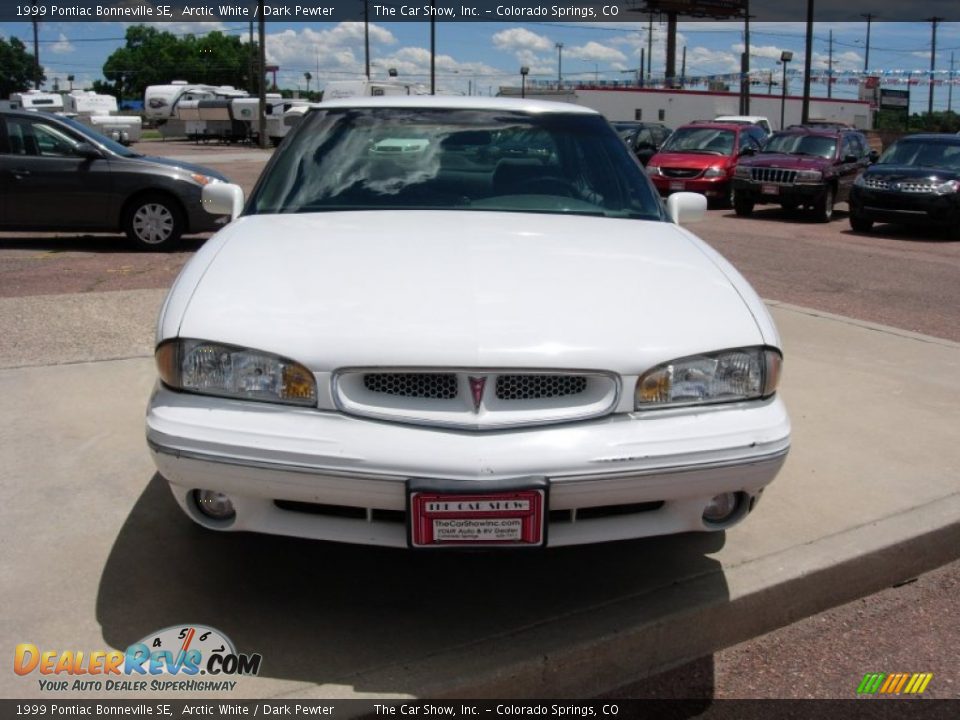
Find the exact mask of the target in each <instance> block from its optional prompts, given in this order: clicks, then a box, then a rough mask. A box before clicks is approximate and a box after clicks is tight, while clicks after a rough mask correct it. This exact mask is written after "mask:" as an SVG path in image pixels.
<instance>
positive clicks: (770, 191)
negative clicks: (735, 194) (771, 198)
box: [760, 185, 780, 195]
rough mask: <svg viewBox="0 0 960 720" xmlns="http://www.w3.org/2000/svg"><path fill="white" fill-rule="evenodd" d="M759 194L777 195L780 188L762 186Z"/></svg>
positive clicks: (776, 186)
mask: <svg viewBox="0 0 960 720" xmlns="http://www.w3.org/2000/svg"><path fill="white" fill-rule="evenodd" d="M760 192H762V193H763V194H764V195H779V194H780V186H779V185H762V186H761V187H760Z"/></svg>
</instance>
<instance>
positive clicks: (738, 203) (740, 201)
mask: <svg viewBox="0 0 960 720" xmlns="http://www.w3.org/2000/svg"><path fill="white" fill-rule="evenodd" d="M753 204H754V203H753V200H751V199H750V198H749V197H747V196H746V195H744V194H743V193H738V192H735V193H734V194H733V211H734V212H735V213H736V214H737V215H739V216H740V217H747V216H748V215H750V214H751V213H752V212H753Z"/></svg>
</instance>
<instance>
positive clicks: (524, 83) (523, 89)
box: [520, 65, 530, 98]
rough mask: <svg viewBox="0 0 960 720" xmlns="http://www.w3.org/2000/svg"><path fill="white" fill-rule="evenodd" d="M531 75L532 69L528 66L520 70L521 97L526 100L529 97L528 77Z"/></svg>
mask: <svg viewBox="0 0 960 720" xmlns="http://www.w3.org/2000/svg"><path fill="white" fill-rule="evenodd" d="M529 73H530V68H528V67H527V66H526V65H524V66H523V67H521V68H520V97H521V98H525V97H526V96H527V75H528V74H529Z"/></svg>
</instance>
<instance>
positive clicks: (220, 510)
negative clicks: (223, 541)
mask: <svg viewBox="0 0 960 720" xmlns="http://www.w3.org/2000/svg"><path fill="white" fill-rule="evenodd" d="M193 501H194V502H195V503H196V504H197V509H198V510H200V512H201V513H203V514H204V515H206V516H207V517H208V518H212V519H214V520H229V519H230V518H232V517H233V516H234V515H236V514H237V512H236V510H234V509H233V503H232V502H230V498H228V497H227V496H226V495H224V494H223V493H220V492H217V491H216V490H194V491H193Z"/></svg>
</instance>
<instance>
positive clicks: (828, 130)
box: [777, 125, 862, 138]
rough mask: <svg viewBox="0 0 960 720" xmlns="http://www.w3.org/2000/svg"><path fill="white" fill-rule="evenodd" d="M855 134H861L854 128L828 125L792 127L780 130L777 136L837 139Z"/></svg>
mask: <svg viewBox="0 0 960 720" xmlns="http://www.w3.org/2000/svg"><path fill="white" fill-rule="evenodd" d="M847 132H855V133H857V134H862V133H860V131H859V130H857V129H856V128H852V127H830V126H827V125H790V126H789V127H786V128H784V129H783V130H778V131H777V134H785V135H819V136H822V137H831V138H835V137H838V136H840V135H842V134H843V133H847Z"/></svg>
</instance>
